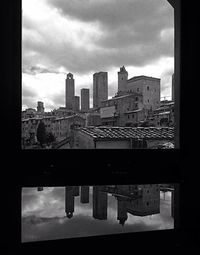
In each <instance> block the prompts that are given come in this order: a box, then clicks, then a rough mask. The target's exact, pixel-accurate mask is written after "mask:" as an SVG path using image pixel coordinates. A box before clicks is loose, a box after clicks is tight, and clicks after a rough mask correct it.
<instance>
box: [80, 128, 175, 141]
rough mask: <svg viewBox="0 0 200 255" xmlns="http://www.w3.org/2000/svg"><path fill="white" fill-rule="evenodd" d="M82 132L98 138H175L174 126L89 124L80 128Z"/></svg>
mask: <svg viewBox="0 0 200 255" xmlns="http://www.w3.org/2000/svg"><path fill="white" fill-rule="evenodd" d="M77 130H79V131H80V132H82V133H84V134H86V135H89V136H90V137H92V138H94V139H96V140H116V139H130V138H132V139H143V138H145V139H168V140H173V139H174V128H173V127H108V126H100V127H94V126H88V127H82V128H78V129H77Z"/></svg>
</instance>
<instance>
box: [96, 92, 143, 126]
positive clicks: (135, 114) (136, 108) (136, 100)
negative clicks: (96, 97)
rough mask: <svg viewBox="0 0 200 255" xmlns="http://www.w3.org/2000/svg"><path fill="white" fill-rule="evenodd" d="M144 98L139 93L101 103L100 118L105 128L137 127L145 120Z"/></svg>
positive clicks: (126, 94)
mask: <svg viewBox="0 0 200 255" xmlns="http://www.w3.org/2000/svg"><path fill="white" fill-rule="evenodd" d="M142 102H143V97H142V95H141V94H138V93H125V94H122V95H121V96H118V95H117V96H115V97H113V98H111V99H108V100H104V101H102V103H101V108H100V116H101V122H102V125H105V126H119V127H120V126H121V127H124V126H137V124H138V123H139V122H140V121H141V120H144V119H145V110H144V106H143V103H142Z"/></svg>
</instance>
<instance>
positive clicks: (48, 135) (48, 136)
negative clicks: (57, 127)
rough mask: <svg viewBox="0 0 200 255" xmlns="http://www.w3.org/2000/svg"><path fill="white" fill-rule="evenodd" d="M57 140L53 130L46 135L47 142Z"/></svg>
mask: <svg viewBox="0 0 200 255" xmlns="http://www.w3.org/2000/svg"><path fill="white" fill-rule="evenodd" d="M54 141H55V136H54V135H53V133H52V132H49V133H48V134H47V136H46V142H47V144H51V143H53V142H54Z"/></svg>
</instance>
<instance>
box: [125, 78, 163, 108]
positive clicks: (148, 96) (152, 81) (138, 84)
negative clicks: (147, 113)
mask: <svg viewBox="0 0 200 255" xmlns="http://www.w3.org/2000/svg"><path fill="white" fill-rule="evenodd" d="M127 91H130V92H137V93H140V94H142V96H143V102H142V103H143V105H144V108H145V109H147V110H155V109H156V108H158V107H159V106H160V79H159V78H154V77H148V76H144V75H141V76H135V77H133V78H131V79H129V80H128V81H127Z"/></svg>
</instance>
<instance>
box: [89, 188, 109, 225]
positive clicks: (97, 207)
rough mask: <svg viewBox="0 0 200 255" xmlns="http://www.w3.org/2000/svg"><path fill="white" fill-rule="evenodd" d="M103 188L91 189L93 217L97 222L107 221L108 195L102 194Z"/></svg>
mask: <svg viewBox="0 0 200 255" xmlns="http://www.w3.org/2000/svg"><path fill="white" fill-rule="evenodd" d="M102 188H103V186H94V187H93V217H94V218H95V219H99V220H106V219H107V206H108V195H107V193H106V192H102V191H101V189H102Z"/></svg>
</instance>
